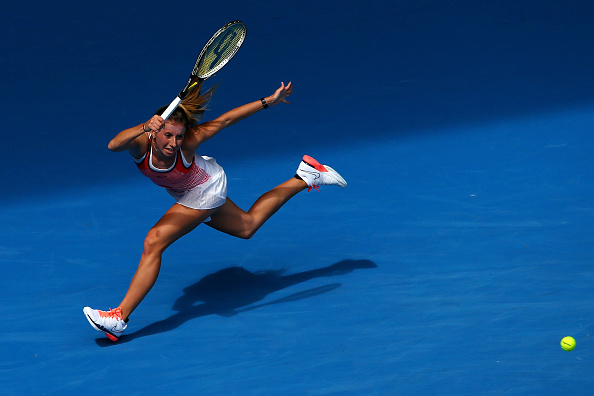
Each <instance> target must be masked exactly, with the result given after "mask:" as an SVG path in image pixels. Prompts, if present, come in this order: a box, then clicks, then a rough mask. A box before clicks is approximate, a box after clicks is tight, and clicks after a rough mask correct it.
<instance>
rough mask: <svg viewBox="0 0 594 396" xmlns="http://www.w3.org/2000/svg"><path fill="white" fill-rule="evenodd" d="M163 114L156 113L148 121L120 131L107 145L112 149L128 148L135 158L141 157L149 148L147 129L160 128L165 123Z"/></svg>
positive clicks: (115, 150) (122, 149) (121, 149)
mask: <svg viewBox="0 0 594 396" xmlns="http://www.w3.org/2000/svg"><path fill="white" fill-rule="evenodd" d="M163 123H164V122H163V119H162V118H161V116H158V115H155V116H153V117H152V118H151V119H150V120H148V121H147V122H145V123H143V124H140V125H137V126H134V127H132V128H128V129H124V130H123V131H121V132H120V133H118V134H117V135H116V136H115V137H114V138H113V139H111V141H110V142H109V144H108V145H107V148H109V149H110V150H111V151H114V152H118V151H124V150H128V152H129V153H130V155H131V156H132V157H133V158H136V159H139V158H141V157H142V156H143V155H144V154H145V153H146V151H147V149H148V142H149V135H148V134H149V133H150V132H146V130H157V131H158V130H159V129H160V128H161V127H162V125H163Z"/></svg>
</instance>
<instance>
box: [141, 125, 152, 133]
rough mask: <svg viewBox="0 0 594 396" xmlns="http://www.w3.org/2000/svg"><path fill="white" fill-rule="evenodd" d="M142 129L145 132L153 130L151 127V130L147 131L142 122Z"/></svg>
mask: <svg viewBox="0 0 594 396" xmlns="http://www.w3.org/2000/svg"><path fill="white" fill-rule="evenodd" d="M142 131H143V132H150V131H151V129H149V130H148V131H147V130H146V129H144V124H142Z"/></svg>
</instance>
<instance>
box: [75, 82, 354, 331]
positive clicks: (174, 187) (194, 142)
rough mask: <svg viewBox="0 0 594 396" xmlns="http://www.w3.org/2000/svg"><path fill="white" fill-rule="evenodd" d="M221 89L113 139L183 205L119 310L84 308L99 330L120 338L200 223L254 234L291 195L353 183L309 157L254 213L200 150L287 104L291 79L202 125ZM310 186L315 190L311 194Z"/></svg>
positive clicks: (150, 238)
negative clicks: (168, 256)
mask: <svg viewBox="0 0 594 396" xmlns="http://www.w3.org/2000/svg"><path fill="white" fill-rule="evenodd" d="M213 92H214V91H213V89H212V88H211V89H209V90H207V91H206V92H204V93H201V87H200V86H199V87H197V88H195V89H194V90H193V91H191V92H190V94H189V95H188V96H187V97H186V98H185V99H184V100H183V101H182V102H181V104H180V106H179V107H178V108H177V109H176V110H175V111H174V112H173V113H172V114H171V116H170V117H169V118H168V119H167V120H166V121H164V120H163V118H162V117H161V116H160V115H159V114H162V113H163V111H164V110H165V108H166V106H163V107H162V108H160V109H158V110H157V112H156V113H155V115H154V116H152V117H151V118H150V119H149V120H148V121H146V122H145V123H143V124H139V125H137V126H134V127H132V128H128V129H125V130H123V131H121V132H120V133H118V134H117V135H116V136H115V137H114V138H113V139H112V140H111V141H110V142H109V145H108V147H109V149H110V150H111V151H124V150H128V152H129V153H130V155H131V156H132V158H134V160H135V162H136V165H137V166H138V169H139V170H140V172H142V173H143V174H144V175H145V176H147V177H148V178H149V179H151V180H152V181H153V182H154V183H155V184H157V185H159V186H161V187H164V188H165V189H166V190H167V191H168V192H169V194H171V195H172V196H173V197H174V198H175V200H176V203H175V204H173V206H172V207H171V208H169V210H168V211H167V212H165V214H164V215H163V217H161V219H160V220H159V221H158V222H157V223H156V224H155V225H154V226H153V227H152V228H151V229H150V231H149V232H148V234H147V236H146V238H145V240H144V250H143V252H142V256H141V258H140V264H139V265H138V269H137V270H136V273H135V274H134V277H133V278H132V282H131V283H130V286H129V288H128V292H127V293H126V295H125V296H124V299H123V300H122V302H121V303H120V304H119V305H118V307H117V308H115V309H111V310H109V311H100V310H96V309H92V308H90V307H85V308H84V309H83V312H84V314H85V316H86V318H87V319H88V321H89V323H90V324H91V326H93V327H94V328H95V330H97V331H100V332H104V333H105V334H106V335H107V337H108V338H109V339H111V340H112V341H114V342H115V341H117V340H118V338H119V337H120V336H121V335H122V333H123V332H124V330H125V329H126V327H127V323H128V318H129V316H130V314H131V313H132V312H133V311H134V310H135V309H136V307H137V306H138V305H139V304H140V302H141V301H142V300H143V299H144V297H145V296H146V295H147V294H148V292H149V291H150V290H151V288H152V287H153V285H154V284H155V282H156V280H157V277H158V275H159V270H160V267H161V255H162V254H163V252H164V251H165V249H167V247H169V246H170V245H171V244H172V243H173V242H175V241H176V240H178V239H179V238H181V237H182V236H184V235H185V234H187V233H188V232H190V231H192V230H193V229H194V228H196V227H197V226H198V225H199V224H201V223H205V224H206V225H208V226H210V227H212V228H214V229H216V230H219V231H221V232H224V233H227V234H229V235H232V236H235V237H238V238H244V239H249V238H251V237H252V236H253V235H254V234H255V233H256V231H258V229H259V228H260V227H261V226H262V225H263V224H264V223H265V222H266V221H267V220H268V219H269V218H270V217H271V216H272V215H273V214H274V213H276V212H277V211H278V210H279V209H280V208H281V207H282V206H283V205H284V204H285V203H286V202H287V201H288V200H289V199H291V198H292V197H293V196H295V195H296V194H298V193H299V192H301V191H303V190H304V189H306V188H309V190H311V189H312V188H314V189H319V186H321V185H337V186H339V187H342V188H344V187H346V185H347V183H346V181H345V180H344V179H343V178H342V177H341V176H340V175H339V174H338V172H336V171H335V170H333V169H332V168H331V167H329V166H327V165H321V164H320V163H318V162H317V161H316V160H315V159H313V158H311V157H309V156H307V155H306V156H303V160H302V161H301V163H300V164H299V166H298V168H297V172H296V175H295V177H293V178H291V179H289V180H287V181H285V182H284V183H282V184H280V185H278V186H277V187H275V188H273V189H272V190H270V191H268V192H267V193H265V194H264V195H262V196H261V197H260V198H258V199H257V200H256V202H255V203H254V204H253V206H252V207H251V208H250V209H249V210H248V211H247V212H246V211H244V210H242V209H240V208H239V207H238V206H237V205H235V203H233V201H231V199H230V198H228V197H227V178H226V176H225V172H224V171H223V168H221V166H220V165H218V164H217V162H216V161H215V160H214V158H211V157H206V156H200V155H197V154H196V151H197V149H198V148H199V147H200V145H201V144H202V143H204V142H205V141H207V140H208V139H210V138H212V137H213V136H215V135H216V134H217V133H219V132H220V131H222V130H223V129H225V128H227V127H229V126H231V125H233V124H235V123H237V122H239V121H241V120H243V119H245V118H247V117H249V116H251V115H253V114H255V113H257V112H259V111H261V110H262V109H267V108H268V107H269V106H274V105H277V104H279V103H289V102H288V101H287V98H288V97H289V95H291V93H292V92H293V86H292V84H291V83H289V84H287V85H285V84H284V83H281V86H280V87H279V88H278V89H277V90H276V91H275V92H274V93H273V94H272V95H270V96H268V97H265V98H262V99H260V100H257V101H254V102H252V103H248V104H245V105H243V106H241V107H238V108H236V109H233V110H231V111H229V112H227V113H225V114H223V115H221V116H220V117H218V118H216V119H214V120H212V121H207V122H204V123H198V121H199V120H200V119H201V117H202V115H203V114H204V111H205V106H206V104H207V103H208V101H209V100H210V98H211V97H212V95H213ZM309 190H308V191H309Z"/></svg>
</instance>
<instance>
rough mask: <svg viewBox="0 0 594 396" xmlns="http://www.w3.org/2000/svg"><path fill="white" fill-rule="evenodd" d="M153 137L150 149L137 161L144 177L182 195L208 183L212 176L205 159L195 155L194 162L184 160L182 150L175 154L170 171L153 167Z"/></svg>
mask: <svg viewBox="0 0 594 396" xmlns="http://www.w3.org/2000/svg"><path fill="white" fill-rule="evenodd" d="M152 143H153V137H152V136H151V137H150V139H149V149H148V150H147V152H146V154H144V156H143V157H142V158H140V159H135V160H134V161H135V162H136V166H137V167H138V169H139V170H140V172H142V174H143V175H145V176H146V177H148V178H149V179H151V180H152V181H153V183H155V184H156V185H158V186H160V187H164V188H166V189H168V190H171V191H173V192H175V193H178V194H181V193H183V192H185V191H188V190H191V189H193V188H194V187H196V186H198V185H200V184H203V183H206V182H207V181H208V179H210V174H208V172H206V170H205V168H206V164H205V160H204V158H202V157H201V156H199V155H195V156H194V158H192V162H188V161H187V160H186V159H185V158H184V154H183V153H182V150H181V149H180V150H178V151H177V153H176V154H175V160H174V162H173V165H171V167H169V169H160V168H157V167H155V166H154V165H153V144H152Z"/></svg>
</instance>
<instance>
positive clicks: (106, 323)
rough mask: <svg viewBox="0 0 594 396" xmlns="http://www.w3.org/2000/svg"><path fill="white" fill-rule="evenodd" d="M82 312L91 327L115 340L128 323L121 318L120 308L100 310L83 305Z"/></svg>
mask: <svg viewBox="0 0 594 396" xmlns="http://www.w3.org/2000/svg"><path fill="white" fill-rule="evenodd" d="M83 312H84V314H85V316H86V318H87V320H88V321H89V323H90V324H91V326H93V328H94V329H95V330H97V331H100V332H103V333H105V335H106V336H107V338H109V339H110V340H112V341H113V342H116V341H117V340H118V339H119V338H120V336H121V335H122V333H124V330H126V327H128V324H127V323H126V322H124V320H123V319H122V309H121V308H116V309H110V310H109V311H107V312H106V311H100V310H98V309H92V308H90V307H84V308H83Z"/></svg>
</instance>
